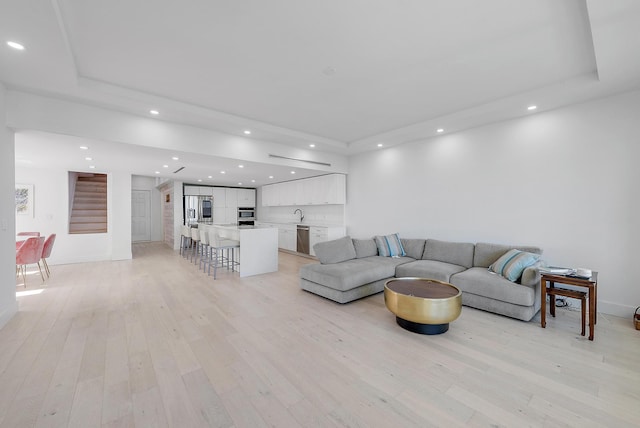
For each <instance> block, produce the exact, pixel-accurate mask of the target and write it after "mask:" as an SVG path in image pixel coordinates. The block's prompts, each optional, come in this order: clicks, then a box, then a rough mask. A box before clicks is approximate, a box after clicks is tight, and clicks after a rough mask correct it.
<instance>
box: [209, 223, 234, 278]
mask: <svg viewBox="0 0 640 428" xmlns="http://www.w3.org/2000/svg"><path fill="white" fill-rule="evenodd" d="M236 248H238V249H239V248H240V241H236V240H233V239H226V238H222V237H221V236H219V235H218V234H217V233H216V231H215V230H210V231H209V269H208V270H207V275H211V265H212V264H213V279H216V275H217V272H218V267H224V265H225V262H226V264H227V270H229V268H230V269H231V271H232V272H234V271H235V268H236V266H240V262H238V261H236V259H235V250H236ZM225 251H226V256H225Z"/></svg>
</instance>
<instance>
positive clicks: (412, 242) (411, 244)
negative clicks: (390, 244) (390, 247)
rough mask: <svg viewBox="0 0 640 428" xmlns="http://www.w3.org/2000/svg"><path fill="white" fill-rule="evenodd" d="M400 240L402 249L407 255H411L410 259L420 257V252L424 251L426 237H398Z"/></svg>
mask: <svg viewBox="0 0 640 428" xmlns="http://www.w3.org/2000/svg"><path fill="white" fill-rule="evenodd" d="M400 242H402V246H403V247H404V251H405V252H406V253H407V257H411V258H412V259H416V260H419V259H421V258H422V253H424V243H425V242H426V239H405V238H400Z"/></svg>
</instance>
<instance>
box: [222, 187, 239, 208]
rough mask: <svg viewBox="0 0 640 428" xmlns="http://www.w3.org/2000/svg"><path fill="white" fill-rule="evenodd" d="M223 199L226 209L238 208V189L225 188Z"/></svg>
mask: <svg viewBox="0 0 640 428" xmlns="http://www.w3.org/2000/svg"><path fill="white" fill-rule="evenodd" d="M225 198H226V201H225V206H226V207H227V208H238V189H233V188H230V187H227V188H226V189H225ZM236 214H237V213H236Z"/></svg>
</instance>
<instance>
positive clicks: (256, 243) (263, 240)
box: [198, 224, 278, 278]
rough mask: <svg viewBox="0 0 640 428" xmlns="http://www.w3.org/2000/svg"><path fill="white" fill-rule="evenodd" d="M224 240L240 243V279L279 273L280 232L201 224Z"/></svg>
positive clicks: (201, 228)
mask: <svg viewBox="0 0 640 428" xmlns="http://www.w3.org/2000/svg"><path fill="white" fill-rule="evenodd" d="M198 229H200V230H201V231H202V230H206V231H207V232H209V231H211V230H213V231H215V233H216V234H218V235H219V236H221V237H223V238H228V239H233V240H235V241H240V257H239V260H240V267H239V270H240V277H241V278H242V277H245V276H251V275H259V274H262V273H269V272H277V271H278V230H277V229H273V228H270V227H255V226H253V227H252V226H249V227H247V226H237V225H233V224H229V225H224V224H221V225H217V224H199V225H198Z"/></svg>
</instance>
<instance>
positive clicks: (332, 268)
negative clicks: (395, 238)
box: [300, 236, 542, 321]
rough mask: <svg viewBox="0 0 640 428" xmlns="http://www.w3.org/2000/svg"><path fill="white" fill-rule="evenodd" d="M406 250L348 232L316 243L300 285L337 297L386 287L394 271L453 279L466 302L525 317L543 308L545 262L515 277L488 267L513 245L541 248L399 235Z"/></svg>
mask: <svg viewBox="0 0 640 428" xmlns="http://www.w3.org/2000/svg"><path fill="white" fill-rule="evenodd" d="M400 241H401V242H402V246H403V248H404V252H405V256H400V257H382V256H380V255H378V247H377V245H376V241H375V240H374V239H351V238H350V237H348V236H346V237H344V238H340V239H336V240H333V241H328V242H322V243H318V244H316V245H315V246H314V251H315V252H316V255H317V256H318V258H319V260H320V263H319V264H309V265H305V266H302V268H300V286H301V288H302V289H303V290H306V291H309V292H311V293H315V294H317V295H320V296H322V297H326V298H328V299H331V300H334V301H336V302H338V303H347V302H350V301H352V300H356V299H360V298H362V297H366V296H369V295H372V294H376V293H379V292H381V291H383V290H384V284H385V282H386V281H387V280H388V279H390V278H393V277H420V278H430V279H437V280H440V281H446V282H449V283H451V284H453V285H455V286H456V287H458V288H459V289H460V290H461V291H462V304H463V305H465V306H470V307H473V308H477V309H482V310H485V311H489V312H494V313H497V314H500V315H506V316H509V317H512V318H517V319H520V320H523V321H529V320H531V318H533V317H534V316H535V314H536V313H537V312H538V310H539V309H540V276H539V273H538V266H539V264H540V263H541V262H538V263H536V264H535V265H533V266H530V267H527V268H526V269H524V271H523V273H522V276H521V277H520V278H519V279H518V280H517V281H516V282H512V281H509V280H508V279H505V278H504V277H502V276H501V275H498V274H496V273H493V272H491V271H489V266H490V265H491V264H493V263H494V262H496V260H498V259H499V258H500V257H501V256H503V255H504V254H505V253H507V251H509V250H511V249H518V250H521V251H526V252H528V253H533V254H542V250H541V249H540V248H537V247H528V246H510V245H499V244H488V243H477V244H472V243H463V242H448V241H439V240H435V239H400Z"/></svg>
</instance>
